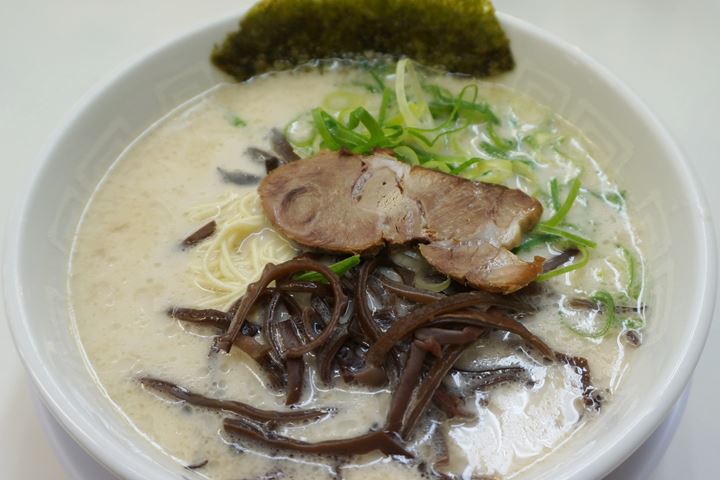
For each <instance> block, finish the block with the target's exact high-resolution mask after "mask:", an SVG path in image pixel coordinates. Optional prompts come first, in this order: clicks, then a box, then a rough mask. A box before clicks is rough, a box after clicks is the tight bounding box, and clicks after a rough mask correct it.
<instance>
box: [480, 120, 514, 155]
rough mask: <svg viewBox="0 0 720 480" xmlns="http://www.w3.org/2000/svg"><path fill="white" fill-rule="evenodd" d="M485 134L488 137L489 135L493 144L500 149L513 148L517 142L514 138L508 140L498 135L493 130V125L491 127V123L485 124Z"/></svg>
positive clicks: (506, 150) (508, 149)
mask: <svg viewBox="0 0 720 480" xmlns="http://www.w3.org/2000/svg"><path fill="white" fill-rule="evenodd" d="M487 134H488V137H490V140H491V141H492V143H493V145H495V146H496V147H497V148H499V149H500V150H503V151H505V152H508V151H510V150H514V149H515V147H517V142H516V141H515V140H508V139H505V138H502V137H501V136H500V135H498V133H497V132H496V131H495V127H493V125H492V124H489V125H488V126H487Z"/></svg>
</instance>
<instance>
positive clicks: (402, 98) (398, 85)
mask: <svg viewBox="0 0 720 480" xmlns="http://www.w3.org/2000/svg"><path fill="white" fill-rule="evenodd" d="M408 94H409V95H412V100H409V99H408ZM395 96H396V97H397V104H398V110H400V115H402V118H403V120H404V121H405V125H407V126H408V127H414V128H428V127H432V114H431V112H430V110H429V109H428V106H427V102H426V101H425V97H424V95H423V91H422V87H421V86H420V81H419V80H418V77H417V74H416V73H415V67H414V66H413V63H412V61H411V60H410V59H408V58H403V59H402V60H400V61H399V62H398V63H397V69H396V73H395ZM411 102H412V103H411ZM413 110H414V111H413Z"/></svg>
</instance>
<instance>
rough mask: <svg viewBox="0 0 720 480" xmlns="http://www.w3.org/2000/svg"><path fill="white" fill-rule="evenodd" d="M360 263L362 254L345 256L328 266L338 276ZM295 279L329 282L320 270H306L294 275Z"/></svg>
mask: <svg viewBox="0 0 720 480" xmlns="http://www.w3.org/2000/svg"><path fill="white" fill-rule="evenodd" d="M359 264H360V255H353V256H351V257H347V258H344V259H342V260H340V261H339V262H335V263H333V264H332V265H330V266H329V267H328V268H330V270H332V271H333V272H335V274H337V275H338V276H343V275H344V274H345V273H346V272H347V271H348V270H350V269H351V268H353V267H356V266H358V265H359ZM293 280H298V281H301V282H318V283H328V281H327V280H326V279H325V277H324V276H323V275H322V274H321V273H318V272H304V273H299V274H297V275H295V276H294V277H293Z"/></svg>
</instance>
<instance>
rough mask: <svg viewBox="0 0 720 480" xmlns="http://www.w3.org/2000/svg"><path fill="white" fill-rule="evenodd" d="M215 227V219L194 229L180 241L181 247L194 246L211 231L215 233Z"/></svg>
mask: <svg viewBox="0 0 720 480" xmlns="http://www.w3.org/2000/svg"><path fill="white" fill-rule="evenodd" d="M216 227H217V224H216V223H215V220H210V221H209V222H208V223H206V224H205V225H203V226H202V227H200V228H198V229H197V230H195V231H194V232H193V233H191V234H190V235H188V236H187V237H186V238H185V240H183V241H182V246H183V248H188V247H194V246H195V245H197V244H198V243H200V242H202V241H203V240H205V239H206V238H208V237H210V236H211V235H212V234H213V233H215V228H216Z"/></svg>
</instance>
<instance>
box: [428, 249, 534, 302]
mask: <svg viewBox="0 0 720 480" xmlns="http://www.w3.org/2000/svg"><path fill="white" fill-rule="evenodd" d="M420 253H421V254H422V256H423V257H425V259H426V260H427V261H428V263H429V264H430V265H432V266H433V267H434V268H435V269H437V270H438V271H441V272H443V273H444V274H446V275H448V276H450V277H451V278H453V279H454V280H457V281H459V282H462V283H468V284H470V285H473V286H475V287H478V288H482V289H483V290H487V291H489V292H496V293H512V292H515V291H517V290H519V289H521V288H522V287H524V286H526V285H527V284H529V283H530V282H532V281H533V280H535V279H536V278H537V276H538V275H540V274H541V273H542V271H543V261H544V259H543V258H542V257H535V260H534V261H533V262H532V263H528V262H525V261H523V260H521V259H520V258H518V257H517V256H516V255H515V254H514V253H512V252H511V251H509V250H507V249H506V248H503V247H496V246H494V245H492V244H490V243H486V242H464V243H463V242H454V241H449V242H448V241H444V242H433V243H431V244H429V245H420Z"/></svg>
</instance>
